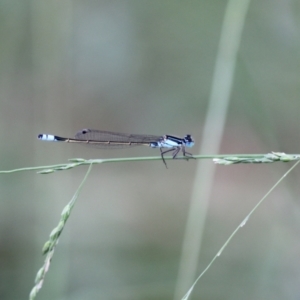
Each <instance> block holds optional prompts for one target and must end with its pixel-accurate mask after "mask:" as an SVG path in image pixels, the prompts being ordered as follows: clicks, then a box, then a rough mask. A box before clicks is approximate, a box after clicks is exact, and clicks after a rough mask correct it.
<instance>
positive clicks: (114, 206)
mask: <svg viewBox="0 0 300 300" xmlns="http://www.w3.org/2000/svg"><path fill="white" fill-rule="evenodd" d="M225 6H226V2H224V1H189V2H188V3H186V2H185V3H183V2H182V3H179V2H168V1H166V2H161V1H156V0H154V1H143V0H142V1H140V0H139V1H133V0H128V1H114V2H111V1H97V2H96V1H85V2H82V1H81V2H80V1H77V2H71V1H64V0H63V1H59V2H55V1H22V2H15V1H7V0H6V1H5V0H4V1H1V2H0V94H1V97H0V122H1V126H0V145H1V148H0V154H1V157H2V160H1V163H0V169H1V170H5V169H14V168H20V167H27V166H33V165H48V164H55V163H60V162H64V161H66V160H67V159H68V158H70V157H84V158H97V157H101V158H102V157H104V158H105V157H120V156H122V157H123V156H127V155H128V157H131V156H133V157H134V156H140V155H141V156H146V155H154V154H153V151H151V150H152V149H144V150H142V149H135V150H134V151H133V152H131V151H128V152H127V151H126V150H124V151H125V152H119V151H116V152H113V153H111V152H108V153H106V152H105V151H96V150H88V149H85V148H84V147H83V148H80V147H73V146H70V145H50V144H43V143H38V141H37V140H36V135H37V134H38V133H40V132H53V133H57V134H62V135H72V133H73V132H76V131H77V130H78V129H80V128H86V127H90V128H98V129H103V130H105V129H108V130H116V131H124V132H133V133H134V132H136V133H146V134H147V133H149V134H165V133H173V134H178V135H183V134H186V133H191V134H192V135H193V136H194V137H195V139H196V141H199V140H201V136H202V127H203V122H204V119H205V114H206V109H207V105H208V97H209V93H210V86H211V82H212V74H213V68H214V65H215V59H216V53H217V47H218V43H219V39H220V32H221V26H222V20H223V16H224V10H225ZM299 12H300V7H299V3H298V2H297V1H289V2H287V1H283V0H278V1H276V2H270V1H266V0H263V1H260V2H251V4H250V7H249V12H248V15H247V19H246V23H245V29H244V32H243V36H242V40H241V47H240V51H239V53H238V58H239V59H238V63H237V67H236V70H237V72H236V76H235V78H234V85H233V89H232V96H231V97H232V98H231V106H230V107H229V112H228V113H229V118H228V120H227V122H226V125H225V128H224V129H225V131H224V136H223V141H222V144H221V150H220V152H221V153H239V152H240V153H252V152H253V153H267V152H270V151H272V150H273V151H284V152H287V153H297V152H299V149H298V147H299V146H298V144H299V143H298V138H297V136H298V133H297V131H298V127H299V124H298V123H299V118H298V117H297V114H298V111H299V105H300V103H299V100H298V97H299V92H300V91H299V89H300V85H299V71H300V62H299V59H298V53H299V45H300V38H299V32H300V30H299ZM277 147H278V149H275V148H277ZM193 153H195V154H196V153H197V151H195V150H194V151H193ZM205 154H206V153H205ZM210 154H212V153H210ZM286 169H287V165H283V164H274V165H266V166H258V165H255V166H253V165H251V166H250V165H249V166H241V165H238V166H231V167H229V168H227V167H226V168H223V167H220V168H217V173H216V178H215V181H214V190H213V194H212V196H211V198H210V203H209V209H208V214H207V219H206V226H205V228H206V230H205V232H204V237H203V243H202V244H203V251H202V253H201V255H200V260H199V267H198V268H199V269H198V270H199V271H201V270H203V268H204V267H205V266H206V265H207V263H208V261H209V260H210V259H211V258H212V256H213V255H214V254H215V253H216V252H217V250H218V249H219V248H220V245H221V244H222V243H223V242H224V240H225V239H226V238H227V237H228V236H229V234H230V233H231V232H232V230H233V228H235V227H236V226H237V224H238V223H239V222H240V220H241V218H242V216H244V215H245V213H246V212H249V210H250V208H251V207H253V204H254V203H256V202H257V199H259V198H260V197H261V196H262V195H263V194H264V193H265V192H266V190H268V188H269V187H270V186H271V184H272V182H274V180H273V179H274V178H276V177H278V175H279V174H283V173H284V171H286ZM83 172H84V170H79V169H78V170H73V171H71V172H69V174H67V173H65V172H63V173H55V174H53V175H51V176H46V177H45V176H38V175H34V174H30V175H28V174H18V175H16V174H12V175H5V176H1V181H0V188H1V189H0V190H1V193H0V245H1V247H0V249H1V250H0V298H1V299H20V298H22V299H23V298H24V295H28V292H29V290H30V288H31V287H32V284H33V278H34V275H35V272H36V270H38V268H39V267H40V265H41V262H42V261H43V258H42V257H41V253H40V249H41V245H42V244H43V242H44V241H45V238H46V237H47V236H48V234H49V231H50V229H51V228H53V226H54V225H55V223H56V221H57V216H58V215H59V214H60V211H61V209H62V207H64V205H65V204H66V201H68V199H70V198H71V196H72V194H73V192H74V190H75V189H76V187H77V186H78V184H79V182H80V181H81V179H82V177H83ZM195 172H196V168H195V164H194V163H193V162H189V163H186V162H181V161H174V162H173V161H172V162H170V166H169V169H168V170H165V169H164V167H163V166H162V165H161V162H160V161H158V162H151V163H150V162H139V163H135V164H126V166H125V165H124V164H120V165H113V164H110V165H103V166H101V168H97V170H96V171H94V172H93V174H92V175H91V177H90V179H89V181H88V183H87V186H86V190H84V191H83V196H82V199H85V200H84V201H79V202H78V203H77V205H76V208H75V210H74V211H73V215H72V218H71V219H70V223H69V225H68V226H67V227H66V231H65V232H64V236H63V238H62V239H61V241H60V244H59V249H58V251H57V253H56V256H55V260H54V261H53V264H52V268H51V271H50V273H49V274H48V275H49V276H48V277H47V280H46V282H45V286H44V288H43V290H42V291H41V293H40V294H39V297H38V299H58V298H62V297H63V298H65V299H68V298H69V299H82V298H85V299H99V297H102V299H131V300H132V299H171V298H172V296H173V291H174V288H175V281H176V274H177V271H178V262H179V257H180V249H181V243H182V238H183V234H184V226H185V223H186V217H187V211H188V208H189V202H190V197H191V190H192V186H193V180H194V177H195ZM298 172H299V171H297V170H295V172H294V173H293V175H292V176H291V177H290V178H288V179H287V181H286V183H285V184H282V186H281V187H280V188H279V190H278V191H277V192H276V194H274V195H273V197H272V198H270V199H269V200H270V201H269V202H268V203H267V204H265V205H263V206H262V207H261V208H260V210H259V211H258V212H257V214H256V215H255V216H253V222H252V223H251V226H246V227H245V228H244V231H243V234H242V235H240V236H239V237H238V238H237V239H235V240H234V241H233V243H232V244H231V245H230V246H229V248H228V250H227V251H225V252H224V253H223V255H222V259H220V260H219V261H218V263H217V264H215V265H214V266H213V267H212V268H211V269H210V272H208V273H207V274H206V276H204V277H203V279H202V281H201V283H199V285H198V286H197V287H196V289H195V294H194V296H193V297H192V299H198V298H200V297H201V299H203V298H210V299H212V298H213V299H224V298H230V299H241V298H243V299H282V298H291V299H297V298H298V295H299V284H298V273H299V271H298V270H299V264H298V262H297V260H296V259H295V258H296V257H297V254H298V253H299V242H298V236H299V230H298V228H299V201H298V193H299V185H298V181H299V178H298V177H299V176H298ZM199 273H200V272H199Z"/></svg>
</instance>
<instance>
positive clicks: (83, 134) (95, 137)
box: [38, 129, 194, 167]
mask: <svg viewBox="0 0 300 300" xmlns="http://www.w3.org/2000/svg"><path fill="white" fill-rule="evenodd" d="M38 139H40V140H43V141H51V142H67V143H80V144H86V145H90V146H94V147H98V148H108V149H112V148H127V147H133V146H148V147H151V148H159V149H160V153H161V158H162V160H163V162H164V164H165V166H166V167H167V164H166V161H165V159H164V155H165V154H166V153H168V152H172V157H173V158H176V157H177V155H178V153H179V152H180V151H182V154H183V156H184V157H186V159H189V158H193V156H192V154H191V153H189V152H186V151H185V148H186V147H188V148H190V147H193V146H194V140H193V138H192V136H191V135H190V134H187V135H186V136H185V137H183V138H179V137H176V136H173V135H163V136H156V135H145V134H126V133H119V132H111V131H103V130H95V129H83V130H80V131H79V132H78V133H77V134H76V135H75V138H64V137H60V136H57V135H52V134H39V135H38ZM164 148H167V150H163V149H164Z"/></svg>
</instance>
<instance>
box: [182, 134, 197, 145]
mask: <svg viewBox="0 0 300 300" xmlns="http://www.w3.org/2000/svg"><path fill="white" fill-rule="evenodd" d="M183 139H184V142H185V146H186V147H193V146H194V144H195V141H194V139H193V138H192V136H191V135H190V134H187V135H186V136H185V137H184V138H183Z"/></svg>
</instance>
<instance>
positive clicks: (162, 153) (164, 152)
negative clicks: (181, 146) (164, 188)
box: [160, 148, 177, 169]
mask: <svg viewBox="0 0 300 300" xmlns="http://www.w3.org/2000/svg"><path fill="white" fill-rule="evenodd" d="M176 149H177V148H172V149H168V150H166V151H162V148H160V154H161V158H162V160H163V162H164V164H165V166H166V168H167V169H168V166H167V163H166V161H165V158H164V154H166V153H168V152H171V151H174V150H176ZM173 158H174V157H173Z"/></svg>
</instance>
